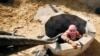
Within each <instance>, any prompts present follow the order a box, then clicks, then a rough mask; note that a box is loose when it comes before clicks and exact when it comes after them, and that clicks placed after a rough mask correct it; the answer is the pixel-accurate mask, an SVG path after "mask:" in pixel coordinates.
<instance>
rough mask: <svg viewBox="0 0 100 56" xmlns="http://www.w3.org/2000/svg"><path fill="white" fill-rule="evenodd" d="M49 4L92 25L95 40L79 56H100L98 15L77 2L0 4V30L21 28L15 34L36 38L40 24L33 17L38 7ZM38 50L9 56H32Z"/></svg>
mask: <svg viewBox="0 0 100 56" xmlns="http://www.w3.org/2000/svg"><path fill="white" fill-rule="evenodd" d="M49 3H50V4H55V5H57V6H58V7H59V8H61V10H63V11H64V12H66V13H70V14H73V15H77V16H79V17H81V18H87V19H89V20H90V21H92V22H93V23H94V26H95V27H96V30H97V32H96V36H95V40H94V41H93V43H92V44H91V46H90V47H89V48H88V49H87V50H86V51H85V52H84V53H82V54H80V55H79V56H100V30H99V29H100V26H99V24H100V15H96V14H95V13H94V12H93V10H92V9H90V8H89V7H88V6H87V5H85V4H83V3H81V2H79V1H77V0H15V3H14V4H13V5H6V4H0V30H4V31H8V32H12V31H13V29H14V28H15V27H18V26H23V27H24V28H22V29H19V30H18V32H17V34H20V35H24V36H26V37H31V38H36V36H37V35H39V27H40V25H41V24H40V23H39V22H38V21H35V20H34V15H35V14H36V11H37V10H38V8H39V7H41V6H44V5H47V4H49ZM38 48H39V46H38V47H36V48H30V49H31V50H30V49H28V50H24V51H21V52H18V53H14V54H12V55H10V56H33V54H34V52H33V51H34V50H37V49H38Z"/></svg>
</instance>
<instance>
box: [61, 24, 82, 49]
mask: <svg viewBox="0 0 100 56" xmlns="http://www.w3.org/2000/svg"><path fill="white" fill-rule="evenodd" d="M80 37H81V35H80V33H79V32H78V30H77V27H76V26H75V25H74V24H71V25H70V26H69V28H68V30H66V31H65V32H64V34H62V36H61V39H63V40H64V41H66V42H68V43H70V44H71V45H72V46H73V48H75V49H76V48H77V45H78V44H77V43H76V42H74V41H75V40H77V39H79V38H80Z"/></svg>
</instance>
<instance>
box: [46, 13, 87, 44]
mask: <svg viewBox="0 0 100 56" xmlns="http://www.w3.org/2000/svg"><path fill="white" fill-rule="evenodd" d="M70 24H75V25H76V27H77V29H78V31H79V33H80V34H81V35H83V34H84V33H85V32H86V30H85V27H86V21H85V20H83V19H81V18H79V17H77V16H75V15H70V14H60V15H56V16H52V17H51V18H50V19H49V20H48V21H47V23H46V24H45V31H46V35H47V36H48V37H50V38H53V37H54V36H56V35H58V34H60V33H63V32H65V31H66V30H67V29H68V27H69V25H70ZM57 42H60V43H61V42H63V40H61V38H59V39H58V41H57Z"/></svg>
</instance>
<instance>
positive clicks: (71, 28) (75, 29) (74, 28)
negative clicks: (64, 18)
mask: <svg viewBox="0 0 100 56" xmlns="http://www.w3.org/2000/svg"><path fill="white" fill-rule="evenodd" d="M68 30H69V31H70V32H75V31H77V27H76V26H75V25H74V24H71V25H69V28H68Z"/></svg>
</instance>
